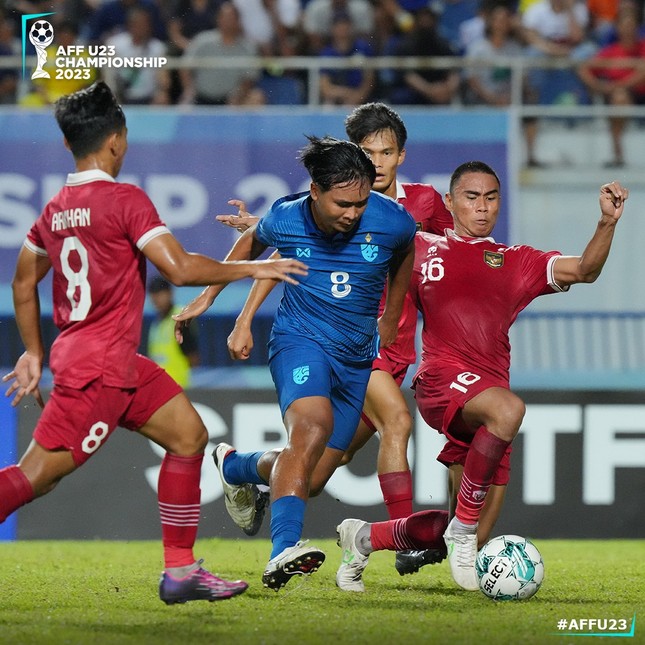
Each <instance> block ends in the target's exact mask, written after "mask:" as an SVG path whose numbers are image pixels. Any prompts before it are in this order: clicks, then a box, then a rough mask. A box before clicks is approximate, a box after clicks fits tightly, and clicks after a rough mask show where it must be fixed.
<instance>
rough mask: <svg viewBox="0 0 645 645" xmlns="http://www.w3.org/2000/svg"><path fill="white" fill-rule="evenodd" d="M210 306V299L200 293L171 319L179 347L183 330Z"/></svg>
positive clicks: (182, 339) (182, 338) (211, 302)
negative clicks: (173, 322)
mask: <svg viewBox="0 0 645 645" xmlns="http://www.w3.org/2000/svg"><path fill="white" fill-rule="evenodd" d="M212 304H213V300H212V298H210V297H209V296H208V295H207V294H206V293H205V292H203V291H202V293H200V294H199V295H198V296H197V297H195V298H193V299H192V300H191V301H190V302H189V303H188V304H187V305H186V306H185V307H184V308H183V309H182V310H181V311H180V312H179V313H178V314H175V315H174V316H173V317H172V319H173V320H174V321H175V339H176V340H177V342H178V343H179V344H180V345H181V343H183V342H184V329H185V328H186V327H188V325H190V323H191V322H192V320H193V318H197V316H200V315H201V314H203V313H204V312H205V311H206V310H207V309H208V308H209V307H210V306H211V305H212Z"/></svg>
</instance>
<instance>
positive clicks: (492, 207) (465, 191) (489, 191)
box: [446, 172, 500, 237]
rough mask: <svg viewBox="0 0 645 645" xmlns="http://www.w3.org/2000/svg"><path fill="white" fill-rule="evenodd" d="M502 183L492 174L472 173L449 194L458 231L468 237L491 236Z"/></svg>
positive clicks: (463, 176)
mask: <svg viewBox="0 0 645 645" xmlns="http://www.w3.org/2000/svg"><path fill="white" fill-rule="evenodd" d="M499 206H500V194H499V183H498V182H497V179H496V178H495V177H494V176H493V175H489V174H487V173H483V172H469V173H466V174H465V175H462V176H461V178H460V179H459V180H458V181H457V183H456V185H455V187H454V188H453V191H452V193H447V194H446V207H447V208H448V210H449V211H451V212H452V215H453V218H454V220H455V233H457V235H461V236H466V237H488V236H489V235H490V234H491V233H492V231H493V228H494V227H495V223H496V222H497V217H498V215H499Z"/></svg>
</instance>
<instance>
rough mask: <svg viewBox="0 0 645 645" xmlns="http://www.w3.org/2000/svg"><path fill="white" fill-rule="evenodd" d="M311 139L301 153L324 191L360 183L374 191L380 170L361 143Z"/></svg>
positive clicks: (321, 138) (305, 164) (318, 138)
mask: <svg viewBox="0 0 645 645" xmlns="http://www.w3.org/2000/svg"><path fill="white" fill-rule="evenodd" d="M307 139H309V143H308V144H307V145H306V146H305V147H304V148H303V149H302V150H301V151H300V161H302V163H303V164H304V166H305V168H306V169H307V171H308V172H309V176H310V177H311V180H312V181H313V182H314V183H315V184H317V185H318V186H319V187H320V189H321V190H322V191H323V192H327V191H328V190H330V189H331V188H333V187H334V186H344V185H347V184H351V183H354V182H356V181H358V182H360V183H361V184H362V183H366V184H368V185H369V187H370V189H371V187H372V184H373V183H374V180H375V179H376V168H375V167H374V164H373V163H372V161H371V159H370V158H369V157H368V156H367V155H366V154H365V152H364V151H363V150H362V149H361V148H360V147H359V146H358V145H357V144H355V143H352V142H351V141H343V140H342V139H336V138H334V137H330V136H324V137H314V136H308V137H307Z"/></svg>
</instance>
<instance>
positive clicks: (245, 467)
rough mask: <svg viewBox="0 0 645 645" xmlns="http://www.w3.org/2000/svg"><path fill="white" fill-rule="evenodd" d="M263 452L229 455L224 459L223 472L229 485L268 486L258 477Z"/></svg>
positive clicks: (232, 453)
mask: <svg viewBox="0 0 645 645" xmlns="http://www.w3.org/2000/svg"><path fill="white" fill-rule="evenodd" d="M263 454H264V453H263V452H242V453H239V452H237V451H235V452H231V453H229V454H228V455H227V456H226V457H225V458H224V464H223V466H222V470H223V472H224V477H225V478H226V481H227V482H228V483H229V484H233V485H234V486H239V485H240V484H268V482H265V481H264V479H262V477H260V475H258V461H259V460H260V457H261V456H262V455H263Z"/></svg>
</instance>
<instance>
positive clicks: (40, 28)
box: [22, 12, 54, 79]
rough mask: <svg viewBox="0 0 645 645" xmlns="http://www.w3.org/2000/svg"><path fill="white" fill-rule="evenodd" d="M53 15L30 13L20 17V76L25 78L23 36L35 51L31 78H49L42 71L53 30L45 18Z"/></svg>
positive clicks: (45, 72)
mask: <svg viewBox="0 0 645 645" xmlns="http://www.w3.org/2000/svg"><path fill="white" fill-rule="evenodd" d="M52 15H53V13H52V12H50V13H32V14H26V15H24V16H22V76H23V78H24V76H25V44H26V43H25V35H26V36H27V38H29V42H30V43H31V44H32V45H33V46H34V49H35V50H36V59H37V64H36V69H34V71H33V73H32V75H31V78H32V79H34V78H51V77H50V75H49V72H48V71H47V70H46V69H43V68H44V67H45V65H46V64H47V47H49V46H50V45H51V44H52V43H53V42H54V28H53V27H52V25H51V23H50V22H49V20H45V18H46V17H48V16H52Z"/></svg>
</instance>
